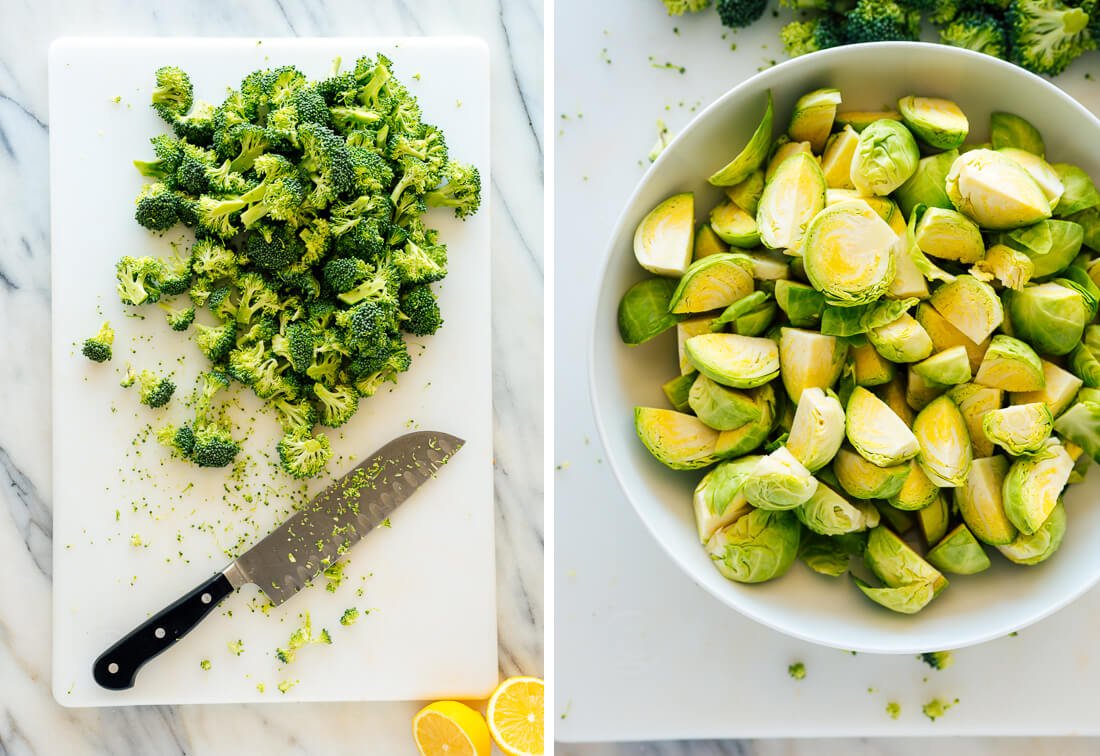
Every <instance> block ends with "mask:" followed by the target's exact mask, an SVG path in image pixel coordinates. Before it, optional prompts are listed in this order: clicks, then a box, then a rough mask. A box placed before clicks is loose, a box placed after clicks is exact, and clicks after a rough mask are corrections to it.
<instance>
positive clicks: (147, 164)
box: [134, 134, 184, 181]
mask: <svg viewBox="0 0 1100 756" xmlns="http://www.w3.org/2000/svg"><path fill="white" fill-rule="evenodd" d="M149 141H150V143H152V145H153V152H154V153H155V154H156V156H157V158H156V160H135V161H134V167H135V168H137V169H138V173H140V174H141V175H142V176H148V177H149V178H154V179H158V180H160V181H173V180H174V179H175V175H176V171H177V170H178V169H179V167H180V163H181V162H182V161H183V151H184V143H183V142H181V141H180V140H179V139H176V138H174V137H172V136H171V135H170V134H157V135H156V136H155V137H153V138H152V139H150V140H149Z"/></svg>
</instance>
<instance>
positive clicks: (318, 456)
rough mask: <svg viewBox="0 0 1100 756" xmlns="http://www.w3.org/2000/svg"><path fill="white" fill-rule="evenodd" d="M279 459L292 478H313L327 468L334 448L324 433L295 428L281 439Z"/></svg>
mask: <svg viewBox="0 0 1100 756" xmlns="http://www.w3.org/2000/svg"><path fill="white" fill-rule="evenodd" d="M278 448H279V460H280V461H281V462H282V464H283V469H284V470H285V471H286V472H287V474H289V475H290V476H291V477H292V478H312V477H314V476H316V475H318V474H319V473H320V472H321V471H323V470H324V469H325V465H327V464H328V461H329V458H331V457H332V449H331V448H330V447H329V443H328V438H327V437H325V435H324V434H323V433H317V434H316V435H314V434H311V433H310V432H309V431H306V430H293V431H290V432H288V433H287V434H286V435H284V436H283V438H282V440H280V441H279V447H278Z"/></svg>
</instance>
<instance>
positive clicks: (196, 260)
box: [191, 239, 238, 304]
mask: <svg viewBox="0 0 1100 756" xmlns="http://www.w3.org/2000/svg"><path fill="white" fill-rule="evenodd" d="M191 270H192V271H193V273H194V275H195V276H196V277H199V278H203V279H205V280H207V281H218V280H221V279H223V278H236V277H237V270H238V264H237V256H236V255H235V254H233V252H232V251H230V250H229V249H227V248H226V247H224V246H222V245H221V244H219V243H218V242H216V241H214V240H213V239H199V240H197V241H196V242H195V243H194V244H192V245H191ZM200 304H205V302H202V303H200Z"/></svg>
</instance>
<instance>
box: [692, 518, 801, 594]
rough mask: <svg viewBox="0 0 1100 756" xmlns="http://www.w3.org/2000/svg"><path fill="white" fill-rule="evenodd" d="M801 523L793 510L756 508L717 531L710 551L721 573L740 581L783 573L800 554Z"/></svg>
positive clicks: (708, 547)
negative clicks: (777, 510)
mask: <svg viewBox="0 0 1100 756" xmlns="http://www.w3.org/2000/svg"><path fill="white" fill-rule="evenodd" d="M801 535H802V526H801V525H800V524H799V522H798V518H796V517H795V516H794V515H793V514H791V513H790V512H771V511H768V510H765V509H754V510H753V511H751V512H749V513H748V514H747V515H745V516H743V517H739V518H738V519H737V520H736V521H735V522H734V523H732V524H730V525H727V526H726V527H724V528H721V529H720V530H718V531H716V532H715V534H714V535H713V536H711V538H710V540H709V541H707V553H708V554H709V555H710V558H711V560H712V561H713V562H714V566H715V567H716V568H717V569H718V571H719V572H720V573H722V575H723V576H724V577H726V578H728V579H730V580H735V581H737V582H738V583H762V582H764V581H766V580H771V579H772V578H777V577H780V576H782V575H783V574H784V573H785V572H786V571H787V570H788V569H790V566H791V565H792V564H794V560H795V559H796V558H797V557H798V545H799V540H800V537H801Z"/></svg>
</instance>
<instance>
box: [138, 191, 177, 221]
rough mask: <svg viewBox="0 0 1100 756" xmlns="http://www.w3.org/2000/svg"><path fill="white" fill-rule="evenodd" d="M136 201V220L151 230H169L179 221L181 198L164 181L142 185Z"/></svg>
mask: <svg viewBox="0 0 1100 756" xmlns="http://www.w3.org/2000/svg"><path fill="white" fill-rule="evenodd" d="M134 203H135V204H136V205H137V209H136V210H135V211H134V220H136V221H137V222H138V223H140V224H141V225H142V226H144V227H145V228H147V229H149V230H150V231H167V230H168V229H170V228H171V227H172V226H174V225H176V224H177V223H179V220H180V216H179V199H178V198H177V196H176V194H175V193H174V192H173V191H172V190H171V189H169V188H168V185H167V184H165V183H164V182H161V181H155V182H153V183H152V184H146V185H145V186H143V187H141V193H140V194H138V196H137V199H136V200H134Z"/></svg>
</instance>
